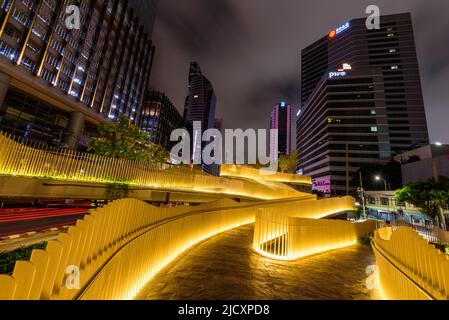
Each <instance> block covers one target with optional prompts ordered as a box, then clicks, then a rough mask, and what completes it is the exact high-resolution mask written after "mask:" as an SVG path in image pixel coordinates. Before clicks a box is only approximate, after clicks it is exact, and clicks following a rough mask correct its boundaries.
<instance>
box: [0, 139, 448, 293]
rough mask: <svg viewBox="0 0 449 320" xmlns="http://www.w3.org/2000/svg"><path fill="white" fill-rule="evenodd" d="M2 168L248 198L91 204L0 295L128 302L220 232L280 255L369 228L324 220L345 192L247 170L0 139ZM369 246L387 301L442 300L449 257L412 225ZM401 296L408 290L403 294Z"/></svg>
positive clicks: (14, 173) (3, 280)
mask: <svg viewBox="0 0 449 320" xmlns="http://www.w3.org/2000/svg"><path fill="white" fill-rule="evenodd" d="M0 174H1V175H6V176H8V177H11V178H14V177H18V178H29V179H35V178H46V179H54V180H56V181H61V182H86V183H89V182H91V183H117V182H121V183H126V184H129V185H132V186H140V187H142V188H146V187H148V188H156V189H157V188H160V189H170V190H177V191H180V190H190V191H191V192H198V193H206V194H217V193H220V194H222V195H228V196H230V197H232V198H234V197H238V198H240V197H248V198H251V199H253V202H251V203H241V202H237V201H234V200H231V199H220V200H217V201H213V202H209V203H207V204H203V205H201V206H177V207H170V208H169V207H156V206H152V205H149V204H147V203H145V202H143V201H140V200H138V199H122V200H117V201H114V202H112V203H111V204H109V205H107V206H106V207H104V208H99V209H97V210H93V211H92V212H91V213H90V215H87V216H85V218H84V219H83V220H79V221H77V224H76V226H72V227H70V228H69V229H68V231H67V232H66V233H61V234H59V236H58V238H57V239H56V240H52V241H49V242H48V244H47V247H46V249H45V250H34V251H33V253H32V255H31V258H30V261H18V262H17V263H16V265H15V268H14V271H13V273H12V275H0V300H1V299H16V300H23V299H32V300H39V299H42V300H49V299H63V300H65V299H88V300H89V299H100V300H101V299H133V298H135V297H136V295H137V294H138V293H139V292H140V290H141V289H142V288H143V287H144V286H145V285H146V284H147V283H148V282H149V281H150V280H151V279H153V277H154V276H155V275H156V274H157V273H159V272H160V271H161V270H162V269H163V268H164V267H165V266H167V264H169V263H170V262H171V261H173V260H174V259H175V258H176V257H178V256H179V255H180V254H181V253H183V252H185V251H186V250H188V249H189V248H191V247H192V246H193V245H195V244H197V243H199V242H200V241H203V240H205V239H208V238H210V237H212V236H215V235H217V234H220V233H222V232H225V231H228V230H231V229H234V228H237V227H240V226H244V225H247V224H255V227H254V236H253V250H254V251H255V252H258V253H259V254H261V255H264V256H267V257H269V258H272V259H276V260H295V259H298V258H301V257H304V256H306V255H311V254H315V253H318V252H323V251H329V250H333V249H336V248H342V247H345V246H351V245H353V244H355V243H356V242H357V240H358V238H360V237H363V236H366V235H368V234H369V233H372V232H373V231H374V228H375V224H374V223H372V222H370V221H365V222H360V223H351V222H348V221H333V220H327V219H326V218H330V217H332V216H334V215H339V214H341V213H344V212H347V211H351V210H354V207H355V201H354V199H353V198H351V197H342V198H329V199H322V200H318V199H317V198H316V196H313V195H310V194H308V193H303V192H300V191H297V190H295V189H293V188H292V187H290V186H287V185H285V184H284V183H289V184H299V185H301V184H304V185H310V179H309V178H306V177H297V176H291V177H289V176H288V175H284V174H275V175H273V176H272V177H271V178H269V176H268V177H267V176H265V175H263V176H262V175H259V174H258V171H255V170H253V169H240V168H238V167H224V175H226V176H227V177H219V178H217V177H211V176H208V175H205V174H201V173H197V172H192V171H191V172H189V171H188V170H187V171H186V169H178V168H173V167H163V166H159V167H158V166H154V165H152V164H148V163H147V164H145V163H141V162H132V161H124V160H119V159H109V158H103V157H96V156H92V155H87V154H81V153H76V152H71V151H64V152H62V153H61V152H56V150H41V149H39V148H32V147H30V146H25V145H23V144H20V143H18V142H17V141H14V140H12V139H10V138H9V137H7V136H5V135H0ZM373 249H374V252H375V254H376V259H377V266H378V268H379V282H380V288H381V290H380V291H381V292H383V294H384V297H386V298H390V299H408V298H417V299H418V298H419V299H447V298H448V296H449V261H448V260H449V259H448V256H447V255H444V254H443V253H441V252H440V251H438V250H436V249H435V248H433V247H432V246H430V245H429V244H428V243H427V242H426V241H425V240H424V239H422V238H420V237H419V236H418V235H417V234H415V233H413V231H412V230H408V229H401V228H399V229H398V230H397V231H395V232H393V233H392V232H388V229H380V230H378V231H376V232H375V236H374V240H373ZM404 292H405V293H404Z"/></svg>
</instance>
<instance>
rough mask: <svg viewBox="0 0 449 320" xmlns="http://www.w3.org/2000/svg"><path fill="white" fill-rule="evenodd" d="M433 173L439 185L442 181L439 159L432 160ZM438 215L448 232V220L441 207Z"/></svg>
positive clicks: (439, 206)
mask: <svg viewBox="0 0 449 320" xmlns="http://www.w3.org/2000/svg"><path fill="white" fill-rule="evenodd" d="M432 173H433V180H434V181H435V183H438V182H439V181H440V173H439V168H438V161H437V159H435V158H434V159H432ZM438 213H439V218H440V220H441V221H440V224H441V226H442V228H443V230H444V231H446V230H447V226H446V219H445V217H444V208H443V207H442V206H441V205H438Z"/></svg>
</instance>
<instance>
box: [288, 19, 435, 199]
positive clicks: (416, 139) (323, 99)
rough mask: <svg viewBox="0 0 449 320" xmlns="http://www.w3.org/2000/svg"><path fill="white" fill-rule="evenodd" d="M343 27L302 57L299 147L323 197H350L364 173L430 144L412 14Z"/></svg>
mask: <svg viewBox="0 0 449 320" xmlns="http://www.w3.org/2000/svg"><path fill="white" fill-rule="evenodd" d="M365 22H366V19H365V18H363V19H355V20H352V21H349V22H347V23H343V24H342V25H341V26H340V27H338V28H336V29H335V30H332V31H331V32H330V33H329V34H328V35H326V36H324V37H323V38H321V39H320V40H318V41H316V42H315V43H313V44H312V45H310V46H308V47H307V48H305V49H304V50H303V51H302V71H301V88H302V92H301V100H302V108H301V112H299V113H298V118H297V135H296V144H297V149H298V153H299V163H300V169H301V170H302V171H303V172H304V174H306V175H308V176H311V177H312V178H314V182H315V186H316V187H317V189H318V190H320V191H324V192H326V193H329V192H331V189H332V192H334V193H339V194H344V193H346V192H347V191H352V190H348V189H349V188H348V184H349V181H348V180H352V179H353V175H354V173H355V172H357V170H358V169H359V168H360V167H363V166H367V165H371V164H376V163H377V164H382V163H385V162H386V161H389V159H391V157H392V156H394V155H396V154H400V153H402V152H403V151H405V150H407V149H409V148H411V147H413V146H416V145H426V144H428V140H429V137H428V131H427V123H426V114H425V110H424V102H423V97H422V91H421V83H420V75H419V68H418V60H417V56H416V49H415V41H414V36H413V27H412V21H411V16H410V14H408V13H406V14H397V15H389V16H382V17H381V19H380V22H381V23H380V29H379V30H368V29H367V28H366V25H365Z"/></svg>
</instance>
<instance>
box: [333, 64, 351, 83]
mask: <svg viewBox="0 0 449 320" xmlns="http://www.w3.org/2000/svg"><path fill="white" fill-rule="evenodd" d="M351 70H352V66H351V65H350V64H349V63H343V66H342V67H341V68H340V69H338V70H337V71H333V72H329V79H332V78H337V77H345V76H346V75H347V74H348V71H351Z"/></svg>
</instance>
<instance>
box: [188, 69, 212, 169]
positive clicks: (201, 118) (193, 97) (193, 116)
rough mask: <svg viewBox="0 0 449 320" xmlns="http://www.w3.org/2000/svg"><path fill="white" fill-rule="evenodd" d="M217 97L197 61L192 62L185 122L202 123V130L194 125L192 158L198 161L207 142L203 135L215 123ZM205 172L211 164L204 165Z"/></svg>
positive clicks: (190, 124)
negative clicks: (196, 155) (196, 156)
mask: <svg viewBox="0 0 449 320" xmlns="http://www.w3.org/2000/svg"><path fill="white" fill-rule="evenodd" d="M216 104H217V98H216V96H215V92H214V88H213V86H212V83H211V82H210V81H209V80H208V79H207V78H206V77H205V76H204V75H203V73H202V72H201V68H200V66H199V65H198V63H197V62H192V63H191V64H190V70H189V86H188V93H187V97H186V101H185V108H184V116H183V117H184V123H185V126H186V127H189V126H192V124H193V122H200V123H201V130H199V129H198V128H195V127H192V128H193V129H192V132H191V135H190V136H191V137H192V141H191V142H192V154H193V158H192V160H193V161H194V162H197V161H198V159H195V158H194V157H195V154H196V153H200V150H203V149H204V147H205V145H206V143H204V142H202V136H203V133H204V131H206V130H207V129H213V128H214V124H215V109H216ZM202 168H203V170H204V171H205V172H208V173H211V170H210V166H208V165H202Z"/></svg>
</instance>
